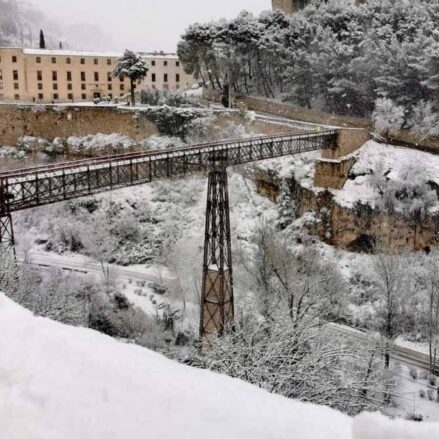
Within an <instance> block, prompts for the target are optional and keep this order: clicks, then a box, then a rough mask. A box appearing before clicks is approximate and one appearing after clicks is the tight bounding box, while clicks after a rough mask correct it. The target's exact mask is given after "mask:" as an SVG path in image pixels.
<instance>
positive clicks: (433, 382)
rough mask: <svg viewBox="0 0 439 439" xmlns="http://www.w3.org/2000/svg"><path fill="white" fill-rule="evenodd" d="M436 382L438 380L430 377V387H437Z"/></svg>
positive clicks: (432, 376)
mask: <svg viewBox="0 0 439 439" xmlns="http://www.w3.org/2000/svg"><path fill="white" fill-rule="evenodd" d="M436 382H437V378H436V377H435V376H434V375H429V376H428V384H430V386H436Z"/></svg>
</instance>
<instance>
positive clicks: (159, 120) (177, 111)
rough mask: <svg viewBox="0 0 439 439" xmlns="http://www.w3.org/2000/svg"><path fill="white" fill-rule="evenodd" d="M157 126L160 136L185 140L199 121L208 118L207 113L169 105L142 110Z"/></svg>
mask: <svg viewBox="0 0 439 439" xmlns="http://www.w3.org/2000/svg"><path fill="white" fill-rule="evenodd" d="M142 111H143V112H144V113H145V114H146V115H147V116H148V117H149V118H150V119H151V120H152V122H154V124H155V125H156V126H157V129H158V130H159V132H160V134H164V135H167V136H176V137H181V138H184V137H186V136H187V135H188V134H189V132H190V131H191V129H192V128H193V127H194V123H195V121H196V120H197V119H201V118H203V117H206V115H207V114H206V112H205V111H202V110H198V109H194V108H177V107H170V106H169V105H162V106H160V107H149V108H145V109H143V110H142Z"/></svg>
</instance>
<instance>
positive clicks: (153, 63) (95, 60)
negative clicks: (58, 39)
mask: <svg viewBox="0 0 439 439" xmlns="http://www.w3.org/2000/svg"><path fill="white" fill-rule="evenodd" d="M65 61H66V64H71V63H72V58H70V57H67V58H65ZM85 61H86V59H85V58H81V61H80V62H81V64H85ZM0 62H1V57H0ZM12 62H13V63H16V62H18V59H17V56H16V55H12ZM35 62H36V63H37V64H41V56H37V57H35ZM51 62H52V64H57V63H58V58H57V57H56V56H52V57H51ZM106 62H107V65H108V66H111V64H112V63H113V60H112V59H111V58H107V60H106ZM93 64H94V65H95V66H97V65H98V64H99V58H93ZM156 65H157V61H156V60H152V61H151V66H153V67H154V66H156ZM163 66H165V67H167V66H168V60H164V61H163ZM175 66H176V67H180V61H175Z"/></svg>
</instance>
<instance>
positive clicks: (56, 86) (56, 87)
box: [53, 82, 58, 90]
mask: <svg viewBox="0 0 439 439" xmlns="http://www.w3.org/2000/svg"><path fill="white" fill-rule="evenodd" d="M53 89H54V90H58V84H57V83H56V82H54V83H53Z"/></svg>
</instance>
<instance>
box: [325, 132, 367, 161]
mask: <svg viewBox="0 0 439 439" xmlns="http://www.w3.org/2000/svg"><path fill="white" fill-rule="evenodd" d="M369 139H370V134H369V132H368V131H367V130H364V129H356V128H352V129H349V128H343V129H341V130H339V131H338V133H337V147H336V148H325V149H323V150H322V158H324V159H331V160H334V159H339V158H343V157H345V156H347V155H349V154H351V153H353V152H354V151H357V150H358V149H360V148H361V147H362V146H363V145H364V144H365V143H366V142H367V141H368V140H369Z"/></svg>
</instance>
